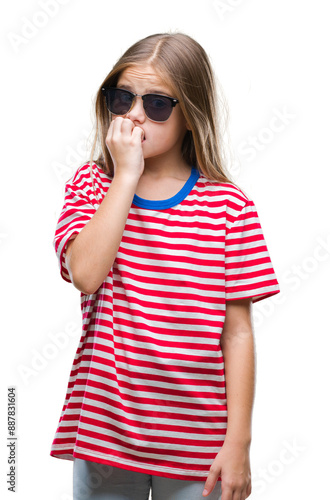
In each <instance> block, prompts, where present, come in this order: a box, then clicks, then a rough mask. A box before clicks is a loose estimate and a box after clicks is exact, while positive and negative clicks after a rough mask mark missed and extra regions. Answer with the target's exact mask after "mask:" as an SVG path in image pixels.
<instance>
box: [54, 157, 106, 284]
mask: <svg viewBox="0 0 330 500" xmlns="http://www.w3.org/2000/svg"><path fill="white" fill-rule="evenodd" d="M97 207H98V204H97V203H96V199H95V196H94V195H93V191H92V185H91V180H90V173H89V171H88V168H87V166H86V165H85V166H84V168H81V169H78V171H77V172H76V174H75V175H74V176H73V177H72V178H71V179H70V180H69V181H68V182H67V183H66V185H65V197H64V205H63V208H62V212H61V214H60V217H59V220H58V222H57V226H56V230H55V238H54V247H55V252H56V255H57V258H58V263H59V267H60V272H61V276H62V278H63V279H64V280H65V281H68V282H71V278H70V275H69V271H68V269H67V266H66V261H65V256H66V247H67V243H68V241H69V240H70V239H71V238H72V237H73V236H74V235H75V234H78V233H79V232H80V231H81V230H82V228H83V227H84V226H85V225H86V224H87V222H89V221H90V220H91V218H92V217H93V215H94V213H95V212H96V209H97Z"/></svg>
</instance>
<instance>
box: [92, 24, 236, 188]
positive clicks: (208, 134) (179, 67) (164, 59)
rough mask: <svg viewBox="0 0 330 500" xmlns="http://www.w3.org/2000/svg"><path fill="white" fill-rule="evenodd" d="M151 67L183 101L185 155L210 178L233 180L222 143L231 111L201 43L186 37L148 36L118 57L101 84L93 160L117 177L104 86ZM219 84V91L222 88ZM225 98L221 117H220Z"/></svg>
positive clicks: (171, 34) (221, 180) (166, 34)
mask: <svg viewBox="0 0 330 500" xmlns="http://www.w3.org/2000/svg"><path fill="white" fill-rule="evenodd" d="M141 64H148V65H151V66H152V67H153V68H154V70H155V71H156V72H157V73H158V74H159V76H160V77H161V78H162V79H163V81H164V83H166V84H168V85H169V86H170V87H171V88H172V89H173V91H174V92H175V96H174V97H176V98H177V99H179V101H180V104H179V105H180V106H181V110H182V113H183V115H184V117H185V120H186V122H187V124H188V126H189V128H190V129H191V130H187V132H186V135H185V136H184V139H183V142H182V148H181V151H182V157H183V158H184V159H185V161H186V162H187V163H188V164H190V165H194V166H195V167H196V168H197V169H198V170H199V171H200V172H201V173H203V174H204V175H205V176H206V177H207V178H208V179H210V180H215V181H220V182H230V183H232V181H231V180H230V178H229V174H228V173H227V169H226V166H225V157H226V154H225V151H224V147H223V146H224V144H223V134H224V127H225V126H226V125H227V117H228V108H227V104H226V102H225V100H224V97H223V94H222V91H221V87H220V84H219V83H218V82H216V81H215V77H214V74H213V70H212V67H211V64H210V61H209V58H208V55H207V54H206V52H205V50H204V49H203V48H202V47H201V45H200V44H199V43H198V42H197V41H196V40H194V39H193V38H191V37H190V36H188V35H186V34H184V33H170V32H168V33H159V34H155V35H150V36H147V37H146V38H143V39H141V40H139V41H138V42H136V43H135V44H134V45H132V46H131V47H130V48H129V49H128V50H126V52H125V53H124V54H123V55H122V56H121V57H120V58H119V60H118V61H117V62H116V64H115V65H114V67H113V68H112V70H111V71H110V73H109V74H108V75H107V76H106V78H105V79H104V81H103V82H102V84H101V86H100V88H99V90H98V92H97V95H96V100H95V115H96V132H95V138H94V143H93V147H92V152H91V157H90V169H91V175H92V163H93V162H94V163H96V164H97V165H98V166H99V167H101V169H102V170H103V172H104V173H105V174H107V175H109V176H110V177H111V176H113V162H112V159H111V156H110V153H109V151H108V148H107V146H106V143H105V139H106V136H107V132H108V129H109V126H110V122H111V114H110V112H109V111H108V109H107V107H106V102H105V98H104V95H103V94H102V91H101V89H102V87H107V86H109V87H116V85H117V82H118V79H119V77H120V75H121V73H122V72H123V71H124V70H125V69H126V68H129V67H132V66H134V65H141ZM217 86H218V88H217ZM219 97H221V98H222V99H221V114H220V113H219V100H218V99H219ZM97 144H98V146H99V147H100V148H101V151H100V153H99V156H98V158H97V159H96V160H95V161H94V160H93V155H94V151H95V148H96V145H97Z"/></svg>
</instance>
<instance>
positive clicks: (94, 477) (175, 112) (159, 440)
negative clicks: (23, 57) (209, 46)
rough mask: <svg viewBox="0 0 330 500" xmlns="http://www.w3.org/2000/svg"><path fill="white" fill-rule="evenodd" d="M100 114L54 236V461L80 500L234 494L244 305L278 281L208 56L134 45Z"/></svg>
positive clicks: (244, 444)
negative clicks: (62, 308)
mask: <svg viewBox="0 0 330 500" xmlns="http://www.w3.org/2000/svg"><path fill="white" fill-rule="evenodd" d="M96 119H97V123H96V125H97V134H96V138H95V141H94V146H93V150H92V155H91V162H89V163H86V164H85V165H82V166H81V167H80V168H78V170H77V172H76V173H75V174H74V175H73V177H72V178H71V179H70V180H69V182H68V183H67V184H66V194H65V203H64V207H63V211H62V213H61V216H60V218H59V221H58V225H57V229H56V235H55V249H56V252H57V256H58V258H59V263H60V269H61V275H62V277H63V278H64V279H65V280H66V281H69V282H72V283H73V285H74V286H75V287H76V288H77V289H78V290H80V291H81V309H82V322H83V327H82V336H81V339H80V343H79V346H78V349H77V353H76V356H75V359H74V362H73V367H72V371H71V375H70V380H69V384H68V390H67V395H66V398H65V402H64V406H63V410H62V414H61V418H60V422H59V426H58V429H57V432H56V436H55V439H54V442H53V445H52V451H51V455H52V456H54V457H58V458H63V459H69V460H74V468H73V470H74V480H73V492H74V495H73V497H74V500H82V499H85V498H89V499H94V500H101V499H102V500H105V499H109V500H119V499H132V500H148V497H149V492H150V490H151V491H152V498H153V500H193V499H201V498H203V497H208V498H209V500H219V499H220V498H222V500H244V499H245V498H247V497H248V496H249V495H250V492H251V475H250V465H249V447H250V441H251V412H252V404H253V394H254V344H253V333H252V326H251V303H252V302H255V301H257V300H261V299H264V298H265V297H269V296H270V295H272V294H275V293H277V292H278V291H279V287H278V282H277V280H276V277H275V274H274V270H273V267H272V264H271V260H270V257H269V254H268V250H267V247H266V244H265V240H264V237H263V234H262V229H261V226H260V223H259V219H258V214H257V212H256V209H255V206H254V204H253V202H252V201H251V200H250V199H249V198H248V197H247V196H246V195H245V194H244V193H243V192H242V191H241V190H240V189H239V188H238V187H236V186H235V185H234V184H233V183H232V182H231V181H230V179H229V178H228V176H227V175H226V174H225V171H224V165H223V160H222V151H221V148H220V146H221V144H220V145H219V140H218V136H219V127H218V123H220V121H219V118H218V115H217V101H216V85H215V79H214V75H213V72H212V69H211V66H210V62H209V59H208V57H207V54H206V53H205V51H204V50H203V48H202V47H201V46H200V45H199V44H198V43H197V42H196V41H195V40H194V39H192V38H191V37H189V36H187V35H185V34H182V33H165V34H157V35H152V36H149V37H147V38H145V39H143V40H140V41H138V42H137V43H135V44H134V45H133V46H132V47H131V48H129V49H128V50H127V51H126V53H125V54H124V55H123V56H122V57H121V58H120V59H119V60H118V62H117V63H116V64H115V66H114V67H113V69H112V70H111V72H110V73H109V74H108V76H107V77H106V78H105V80H104V82H103V83H102V85H101V86H100V88H99V90H98V93H97V98H96ZM97 139H99V143H100V146H101V152H100V155H99V157H98V158H97V160H95V161H93V154H94V150H95V146H96V144H97ZM221 495H222V496H221Z"/></svg>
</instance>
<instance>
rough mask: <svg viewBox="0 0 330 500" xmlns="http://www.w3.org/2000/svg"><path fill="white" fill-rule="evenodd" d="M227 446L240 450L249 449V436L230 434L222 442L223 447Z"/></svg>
mask: <svg viewBox="0 0 330 500" xmlns="http://www.w3.org/2000/svg"><path fill="white" fill-rule="evenodd" d="M225 444H226V445H228V446H231V447H232V446H237V447H241V448H250V445H251V434H246V435H237V434H235V435H232V434H228V433H227V434H226V437H225V440H224V445H225Z"/></svg>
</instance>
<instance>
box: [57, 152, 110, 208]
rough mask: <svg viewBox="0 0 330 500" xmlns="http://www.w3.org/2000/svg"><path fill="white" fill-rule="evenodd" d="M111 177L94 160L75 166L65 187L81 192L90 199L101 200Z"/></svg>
mask: <svg viewBox="0 0 330 500" xmlns="http://www.w3.org/2000/svg"><path fill="white" fill-rule="evenodd" d="M110 184H111V178H110V177H109V176H108V175H106V174H105V173H104V172H103V170H102V169H101V167H99V166H98V165H97V164H96V163H95V162H92V163H90V162H87V163H84V164H83V165H81V166H80V167H78V168H77V170H76V171H75V173H74V174H73V175H72V177H71V178H70V179H69V180H68V181H67V183H66V189H74V190H79V191H81V192H83V193H84V194H85V195H87V196H88V197H89V198H90V199H91V200H92V201H98V202H100V201H102V199H103V197H104V196H105V194H106V192H107V190H108V188H109V186H110Z"/></svg>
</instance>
